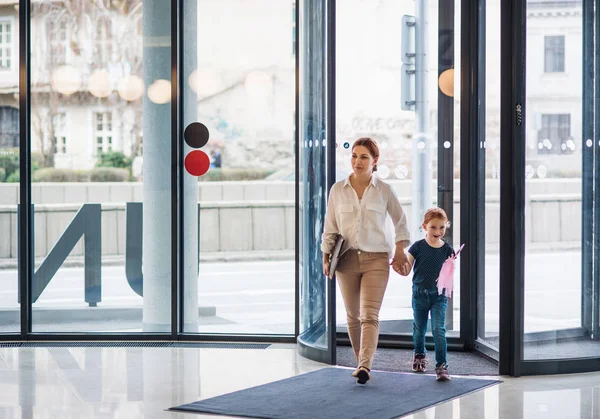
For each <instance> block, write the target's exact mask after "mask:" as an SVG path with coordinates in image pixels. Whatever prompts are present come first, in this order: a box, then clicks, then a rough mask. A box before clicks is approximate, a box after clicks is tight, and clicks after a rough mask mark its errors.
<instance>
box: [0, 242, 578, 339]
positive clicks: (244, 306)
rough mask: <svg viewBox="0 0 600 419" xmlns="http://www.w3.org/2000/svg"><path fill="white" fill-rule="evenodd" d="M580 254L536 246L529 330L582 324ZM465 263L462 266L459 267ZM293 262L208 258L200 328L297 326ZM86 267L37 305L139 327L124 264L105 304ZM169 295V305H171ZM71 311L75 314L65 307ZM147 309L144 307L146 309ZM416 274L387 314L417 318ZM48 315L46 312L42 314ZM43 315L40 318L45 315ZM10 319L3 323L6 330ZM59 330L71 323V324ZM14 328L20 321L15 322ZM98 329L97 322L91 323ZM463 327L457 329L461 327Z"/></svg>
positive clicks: (77, 327) (107, 276) (491, 292)
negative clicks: (122, 313)
mask: <svg viewBox="0 0 600 419" xmlns="http://www.w3.org/2000/svg"><path fill="white" fill-rule="evenodd" d="M580 261H581V256H580V253H579V252H560V253H558V252H555V253H533V254H528V255H527V257H526V278H525V284H526V285H525V329H526V332H532V331H543V330H555V329H562V328H569V327H578V326H580V316H581V276H580V275H581V274H580ZM498 262H499V259H498V255H488V256H487V257H486V290H485V304H486V308H485V312H486V331H487V332H489V333H491V334H494V333H495V332H497V330H498V307H499V301H498V300H499V293H498V284H499V281H498V275H499V264H498ZM457 268H458V267H457ZM294 288H295V287H294V261H272V262H269V261H261V262H227V263H202V264H201V265H200V275H199V278H198V305H199V306H200V307H214V308H215V309H216V316H200V318H199V323H200V324H199V330H198V332H200V333H249V334H257V333H266V334H293V333H294ZM83 290H84V288H83V268H61V269H60V270H59V271H58V273H57V275H56V276H55V277H54V278H53V280H52V281H51V282H50V284H49V285H48V287H47V288H46V289H45V290H44V292H43V293H42V295H41V296H40V298H39V299H38V301H37V302H36V303H35V304H34V305H33V307H34V311H36V310H53V311H54V312H56V311H59V310H60V311H65V312H67V311H69V310H71V311H72V313H73V314H72V315H71V316H70V317H67V319H68V323H69V324H70V325H71V326H72V327H73V328H74V330H73V331H77V332H85V331H88V329H87V328H86V323H85V321H83V320H82V321H80V322H78V321H77V320H78V319H77V314H76V313H81V312H82V310H84V311H89V312H93V310H97V311H98V308H101V309H102V311H103V313H105V314H103V315H104V316H106V317H104V319H105V321H104V324H103V325H102V327H101V328H100V330H103V331H123V330H127V331H136V330H137V331H139V330H141V318H140V319H139V320H138V321H131V319H129V320H128V321H124V322H120V321H119V319H118V318H114V316H115V315H116V316H118V314H114V315H113V317H111V315H110V313H111V310H109V309H111V308H112V309H115V311H114V313H118V309H120V308H127V309H131V308H140V309H141V307H142V306H143V300H142V297H140V296H138V295H137V294H135V293H134V292H133V290H131V288H130V287H129V285H128V283H127V281H126V279H125V270H124V268H123V267H122V266H105V267H103V269H102V301H101V302H100V303H99V304H98V308H94V307H88V306H87V304H86V303H85V302H84V298H83V296H84V293H83ZM459 295H460V280H459V275H458V269H457V274H456V276H455V291H454V298H453V299H452V302H453V304H454V324H455V326H456V327H458V325H459V323H460V322H459V319H460V317H459V316H460V304H459V300H458V298H457V297H458V296H459ZM169 301H170V300H169V297H168V296H167V295H165V300H164V302H165V304H169ZM342 301H343V300H342V297H341V295H340V294H339V291H338V293H337V309H336V312H337V323H338V324H344V323H345V311H344V307H343V302H342ZM0 310H2V311H4V312H6V311H17V310H18V304H17V271H16V270H2V271H0ZM65 314H66V315H67V316H68V314H67V313H65ZM140 316H141V310H140ZM411 318H412V309H411V281H410V278H409V277H401V276H399V275H397V274H396V273H395V272H393V271H391V276H390V280H389V284H388V289H387V291H386V296H385V299H384V302H383V305H382V309H381V313H380V320H399V319H411ZM42 319H43V317H42ZM41 321H42V320H39V322H41ZM6 326H8V327H9V328H10V327H11V326H10V325H6V324H5V325H4V327H3V329H5V327H6ZM36 326H38V327H40V328H41V329H40V330H43V331H47V332H52V331H55V330H54V329H53V324H52V323H51V322H50V324H43V325H42V324H41V323H35V322H34V329H35V328H36ZM56 326H57V327H56V330H64V328H65V326H64V325H63V326H61V327H58V325H56ZM12 327H13V328H15V330H16V329H17V328H18V324H17V325H12ZM97 328H98V325H96V326H95V328H94V330H97ZM89 330H91V329H89ZM454 330H456V329H454Z"/></svg>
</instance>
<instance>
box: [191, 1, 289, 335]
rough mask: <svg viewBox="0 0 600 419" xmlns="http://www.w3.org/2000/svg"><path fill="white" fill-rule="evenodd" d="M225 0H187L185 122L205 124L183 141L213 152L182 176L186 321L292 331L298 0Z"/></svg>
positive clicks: (201, 326)
mask: <svg viewBox="0 0 600 419" xmlns="http://www.w3.org/2000/svg"><path fill="white" fill-rule="evenodd" d="M231 7H232V4H231V2H218V1H207V0H198V1H187V0H186V1H185V2H184V13H183V16H184V19H185V21H184V45H185V48H186V52H185V54H184V55H183V65H184V74H183V75H182V79H181V80H182V88H183V89H184V101H185V102H184V112H185V115H184V126H188V125H189V124H190V123H192V122H200V123H202V124H204V125H205V126H206V127H207V128H208V131H209V133H210V136H209V140H208V143H206V144H205V145H203V146H202V147H201V148H200V149H199V150H194V148H196V147H190V146H189V145H188V144H186V145H185V146H184V147H185V150H184V151H185V155H186V156H187V155H189V153H191V152H193V151H194V152H196V154H197V153H200V152H202V153H205V154H206V155H208V158H209V159H210V169H209V170H208V172H207V173H206V174H204V175H202V176H199V177H198V178H196V177H192V176H191V175H189V173H186V175H185V176H186V177H185V182H186V191H185V203H184V206H185V209H184V213H185V217H184V229H185V238H184V241H185V242H186V243H189V245H185V246H184V252H186V253H184V261H189V264H190V265H188V264H187V262H186V268H185V269H186V271H185V275H184V278H185V284H187V289H186V291H185V295H186V296H185V301H184V304H185V312H186V313H187V315H186V321H185V328H184V330H185V332H188V333H236V334H237V333H240V334H286V335H293V334H294V332H295V216H294V212H295V202H294V199H295V153H294V124H295V123H294V116H295V101H294V99H295V57H294V54H293V53H292V51H291V50H290V45H292V44H293V42H292V41H293V37H294V27H295V21H293V20H292V19H291V16H292V11H293V10H294V7H295V5H294V2H293V1H279V0H268V1H256V0H253V1H244V2H236V3H235V13H233V14H232V12H231V10H232V9H231ZM257 28H263V29H264V30H257ZM196 224H198V227H196ZM194 240H195V243H192V242H193V241H194ZM198 242H199V244H198ZM198 246H199V252H198V250H197V249H198ZM194 249H195V250H194ZM194 251H195V254H194ZM198 260H199V272H198V267H197V266H196V267H195V268H194V267H193V266H192V265H193V263H198ZM194 281H195V282H194ZM185 287H186V285H184V288H185ZM188 289H189V290H190V292H191V290H194V292H193V295H190V292H188ZM195 290H197V291H195ZM198 313H199V314H200V317H199V318H198ZM192 318H193V319H198V320H191V319H192Z"/></svg>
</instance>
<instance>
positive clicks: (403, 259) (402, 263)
mask: <svg viewBox="0 0 600 419" xmlns="http://www.w3.org/2000/svg"><path fill="white" fill-rule="evenodd" d="M390 265H391V266H392V268H393V269H394V271H396V272H397V273H399V274H400V275H402V276H406V275H408V274H409V273H410V269H411V266H410V263H409V262H408V257H407V256H406V253H405V252H404V249H398V248H396V252H395V253H394V258H393V259H392V262H391V263H390Z"/></svg>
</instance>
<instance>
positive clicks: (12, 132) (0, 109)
mask: <svg viewBox="0 0 600 419" xmlns="http://www.w3.org/2000/svg"><path fill="white" fill-rule="evenodd" d="M17 147H19V110H18V109H16V108H13V107H10V106H0V149H1V148H17Z"/></svg>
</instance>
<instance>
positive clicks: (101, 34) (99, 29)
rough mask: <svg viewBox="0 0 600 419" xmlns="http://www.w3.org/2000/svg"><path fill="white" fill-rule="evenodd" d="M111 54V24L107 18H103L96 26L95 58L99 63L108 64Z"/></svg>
mask: <svg viewBox="0 0 600 419" xmlns="http://www.w3.org/2000/svg"><path fill="white" fill-rule="evenodd" d="M112 52H113V51H112V23H111V21H110V18H109V17H108V16H103V17H101V18H100V19H99V20H98V23H97V25H96V57H97V59H98V61H99V63H100V64H107V63H109V62H110V60H111V58H112Z"/></svg>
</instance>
